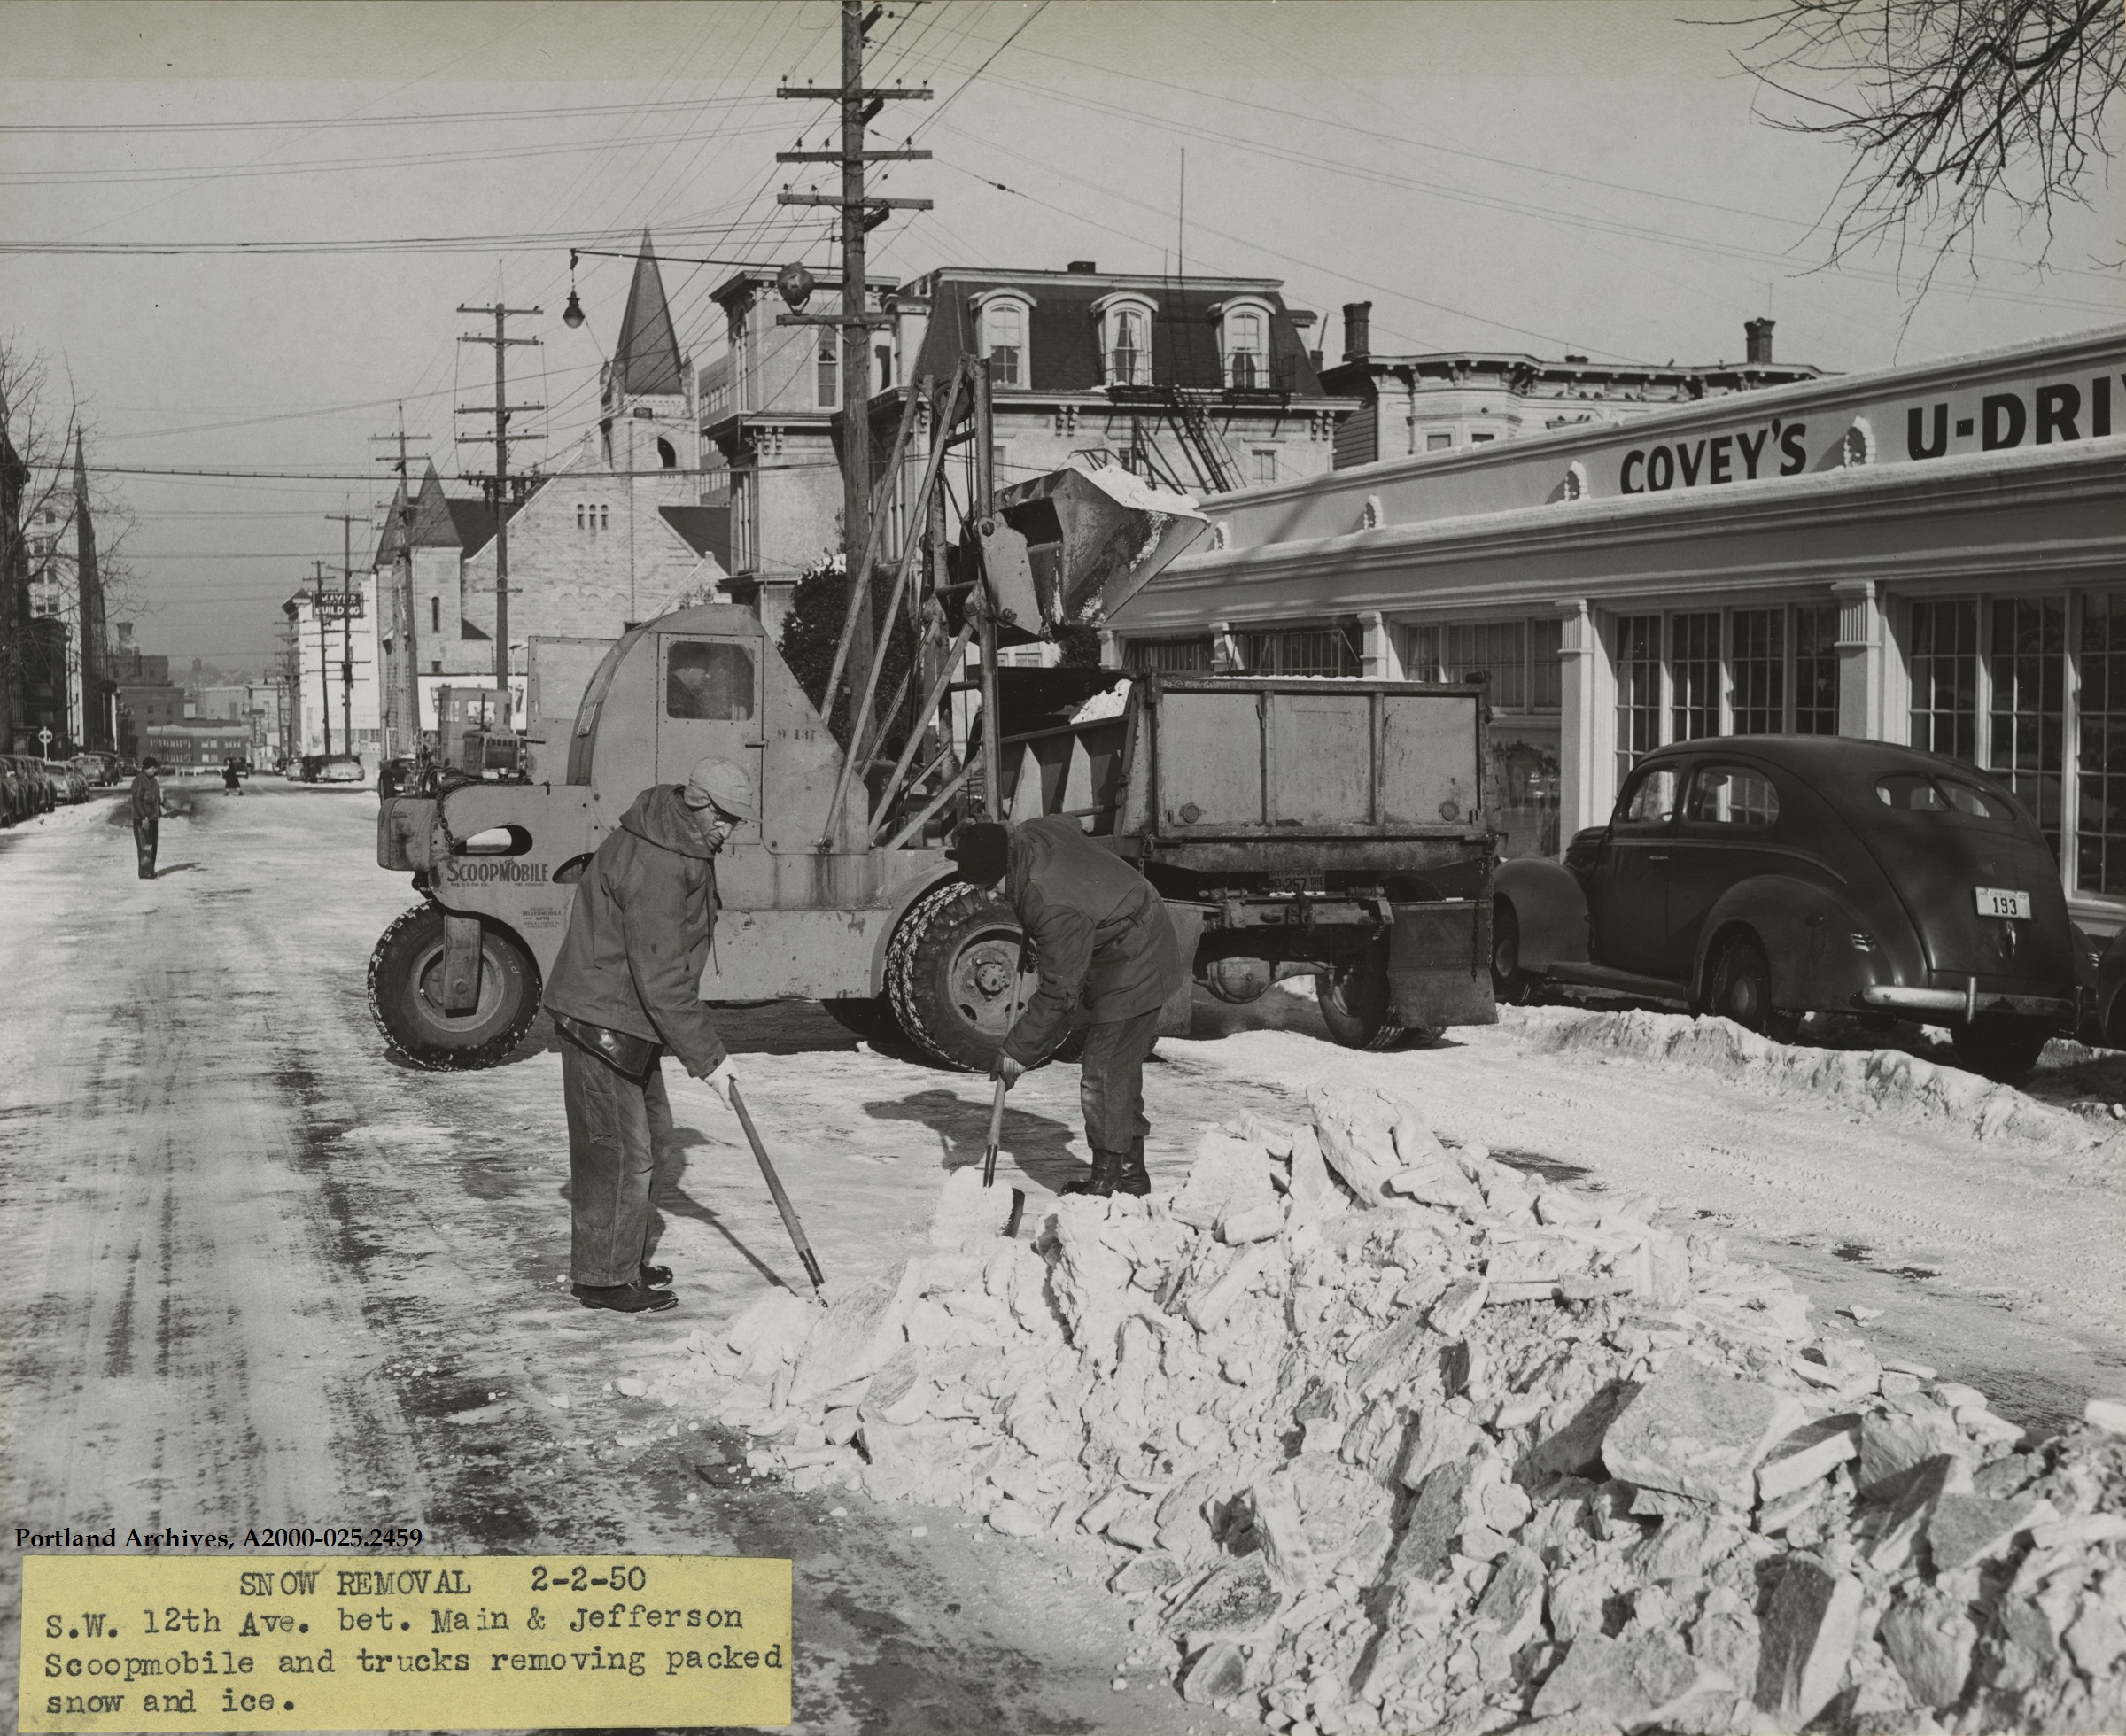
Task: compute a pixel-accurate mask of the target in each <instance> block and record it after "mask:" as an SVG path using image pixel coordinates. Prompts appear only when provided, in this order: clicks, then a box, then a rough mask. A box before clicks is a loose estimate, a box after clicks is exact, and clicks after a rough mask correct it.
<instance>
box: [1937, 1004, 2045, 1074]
mask: <svg viewBox="0 0 2126 1736" xmlns="http://www.w3.org/2000/svg"><path fill="white" fill-rule="evenodd" d="M2051 1038H2052V1031H2050V1030H2049V1029H2047V1028H2046V1027H2045V1026H2043V1025H2040V1024H2038V1023H2037V1021H2036V1020H2034V1019H2013V1018H2005V1017H2002V1016H2000V1015H1998V1014H1988V1013H1981V1014H1980V1015H1979V1017H1978V1018H1977V1019H1975V1020H1973V1021H1972V1022H1971V1023H1970V1024H1967V1025H1957V1026H1954V1027H1951V1030H1950V1033H1949V1040H1950V1042H1951V1044H1952V1045H1953V1046H1954V1047H1955V1050H1956V1058H1957V1060H1958V1061H1959V1063H1960V1064H1961V1065H1962V1066H1965V1067H1967V1068H1968V1069H1969V1070H1970V1071H1971V1072H1973V1073H1982V1074H1983V1075H1984V1076H1985V1077H1986V1078H1988V1079H1991V1080H1995V1081H1998V1082H1999V1083H2000V1084H2003V1085H2016V1084H2020V1083H2021V1081H2023V1080H2025V1079H2027V1078H2029V1075H2030V1074H2031V1073H2032V1072H2034V1071H2035V1070H2036V1068H2037V1058H2038V1056H2040V1055H2042V1054H2043V1053H2044V1052H2045V1044H2046V1042H2049V1041H2050V1040H2051Z"/></svg>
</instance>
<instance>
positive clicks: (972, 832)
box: [953, 814, 1183, 1195]
mask: <svg viewBox="0 0 2126 1736" xmlns="http://www.w3.org/2000/svg"><path fill="white" fill-rule="evenodd" d="M953 854H954V858H955V860H957V861H958V864H959V871H960V872H961V873H962V874H963V875H964V876H965V877H966V879H968V880H972V881H974V883H975V884H976V885H977V886H995V885H996V884H997V882H998V881H999V880H1001V881H1003V883H1004V895H1005V899H1006V900H1007V901H1008V902H1009V903H1010V904H1011V907H1012V911H1013V915H1015V916H1016V917H1017V918H1019V924H1020V927H1021V928H1023V929H1024V930H1025V931H1026V938H1027V941H1028V944H1029V945H1030V946H1031V947H1032V948H1033V950H1034V954H1035V958H1036V965H1037V967H1038V969H1039V971H1040V973H1041V986H1040V988H1038V989H1037V990H1036V992H1035V994H1034V997H1033V999H1032V1000H1030V1001H1029V1002H1028V1003H1027V1006H1026V1011H1024V1012H1022V1013H1020V1016H1019V1019H1018V1022H1017V1023H1015V1024H1014V1025H1013V1027H1012V1028H1011V1031H1010V1034H1009V1035H1007V1036H1006V1037H1005V1041H1004V1047H1003V1049H1002V1050H999V1051H998V1053H997V1060H996V1064H995V1066H994V1067H993V1068H992V1069H991V1072H992V1075H993V1076H994V1077H996V1078H999V1079H1001V1080H1003V1081H1005V1085H1006V1086H1007V1087H1008V1086H1010V1085H1012V1084H1014V1083H1016V1082H1017V1081H1018V1079H1019V1076H1020V1074H1021V1073H1024V1072H1025V1071H1026V1070H1027V1069H1028V1067H1031V1066H1039V1065H1040V1063H1041V1062H1042V1061H1043V1060H1044V1059H1045V1058H1047V1057H1048V1055H1049V1054H1050V1052H1051V1050H1054V1049H1055V1047H1056V1045H1057V1044H1059V1042H1062V1041H1063V1039H1064V1037H1065V1036H1066V1035H1068V1033H1069V1032H1070V1031H1072V1030H1073V1029H1075V1028H1076V1027H1078V1026H1080V1025H1083V1026H1085V1027H1086V1032H1085V1054H1084V1058H1083V1060H1082V1064H1081V1073H1080V1076H1079V1082H1078V1100H1079V1104H1080V1106H1081V1107H1082V1109H1083V1110H1084V1112H1085V1143H1087V1144H1088V1145H1090V1147H1091V1148H1092V1176H1091V1179H1090V1181H1089V1182H1086V1183H1084V1184H1083V1187H1082V1191H1083V1192H1087V1193H1095V1194H1115V1193H1128V1194H1139V1195H1142V1194H1148V1193H1150V1192H1151V1191H1152V1178H1151V1177H1150V1176H1149V1175H1148V1174H1145V1172H1144V1136H1145V1135H1147V1134H1149V1133H1150V1132H1151V1131H1152V1124H1151V1123H1150V1122H1149V1121H1147V1120H1145V1119H1144V1058H1145V1057H1146V1056H1148V1055H1149V1054H1151V1052H1152V1043H1153V1042H1156V1041H1157V1040H1158V1037H1159V1013H1160V1007H1161V1006H1163V1005H1164V1004H1165V1003H1166V1001H1167V998H1168V996H1171V995H1172V994H1173V993H1174V991H1175V990H1176V989H1177V988H1180V987H1181V985H1182V982H1183V972H1182V965H1181V950H1180V948H1179V946H1178V944H1177V943H1176V941H1175V938H1174V925H1173V924H1172V923H1171V922H1170V921H1169V920H1168V918H1167V907H1166V903H1165V901H1164V900H1163V899H1161V898H1160V895H1159V894H1158V893H1157V892H1156V891H1154V890H1153V889H1152V883H1151V882H1150V881H1149V880H1145V879H1144V876H1143V875H1142V874H1140V873H1139V872H1137V870H1136V869H1134V868H1132V867H1131V866H1130V865H1129V864H1128V863H1126V862H1124V861H1123V860H1122V859H1121V857H1120V856H1117V855H1115V854H1114V852H1113V851H1112V850H1109V849H1103V848H1102V847H1101V846H1100V845H1099V844H1098V843H1096V842H1094V841H1093V840H1091V839H1090V838H1088V837H1087V836H1086V835H1085V834H1084V833H1083V832H1082V830H1081V829H1080V828H1079V825H1078V823H1077V821H1075V819H1068V818H1064V817H1063V816H1061V815H1056V814H1049V815H1044V816H1043V817H1042V818H1039V819H1033V820H1028V821H1027V822H1026V823H1025V824H1023V825H1016V826H1003V825H995V824H991V823H987V822H984V823H979V824H976V825H967V826H964V827H962V828H961V830H960V834H959V838H958V847H957V849H955V851H954V853H953Z"/></svg>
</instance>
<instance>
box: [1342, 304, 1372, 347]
mask: <svg viewBox="0 0 2126 1736" xmlns="http://www.w3.org/2000/svg"><path fill="white" fill-rule="evenodd" d="M1372 324H1373V304H1372V303H1371V302H1369V301H1346V303H1345V304H1344V360H1346V361H1362V360H1364V359H1365V358H1366V357H1367V356H1369V355H1370V354H1372V353H1373V335H1372V329H1371V328H1372Z"/></svg>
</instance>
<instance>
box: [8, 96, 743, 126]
mask: <svg viewBox="0 0 2126 1736" xmlns="http://www.w3.org/2000/svg"><path fill="white" fill-rule="evenodd" d="M766 100H767V98H765V97H750V96H748V97H687V99H685V100H684V101H676V102H648V103H584V104H577V105H570V106H566V107H558V108H521V109H460V110H454V111H452V112H447V113H443V114H345V115H312V116H308V117H295V118H291V119H289V120H127V121H119V122H116V123H114V124H113V125H110V126H95V125H89V124H84V123H81V122H75V121H9V122H4V123H0V133H246V132H291V131H303V132H318V131H324V130H330V128H336V127H435V126H443V125H446V124H454V123H458V122H467V121H470V122H482V121H512V120H571V119H574V118H576V117H578V116H580V115H587V114H639V113H643V112H663V111H668V110H685V111H691V110H694V109H702V108H713V107H718V106H720V105H727V104H741V103H759V102H764V101H766Z"/></svg>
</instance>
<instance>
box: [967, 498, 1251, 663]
mask: <svg viewBox="0 0 2126 1736" xmlns="http://www.w3.org/2000/svg"><path fill="white" fill-rule="evenodd" d="M996 499H997V515H998V516H999V517H1001V518H1002V519H1003V520H1004V522H1005V524H1006V525H1007V526H1009V527H1010V529H1011V530H1013V531H1016V532H1017V533H1018V534H1019V535H1020V537H1023V538H1024V539H1026V562H1027V568H1028V570H1029V576H1030V577H1031V580H1032V586H1033V599H1032V600H1033V601H1034V603H1035V605H1036V608H1037V609H1038V612H1039V616H1040V626H1039V627H1038V628H1037V629H1036V631H1037V632H1041V633H1043V634H1044V635H1046V634H1052V633H1053V632H1056V631H1057V630H1058V629H1059V628H1063V627H1097V626H1098V625H1100V624H1102V623H1104V622H1106V621H1107V620H1108V619H1109V618H1111V617H1112V616H1113V614H1114V612H1115V611H1116V610H1117V609H1119V608H1121V606H1122V605H1123V604H1124V603H1126V602H1128V601H1129V599H1130V598H1132V597H1134V596H1135V595H1136V594H1137V593H1138V592H1139V591H1141V590H1143V589H1144V586H1145V585H1148V584H1150V583H1151V582H1152V579H1153V578H1154V577H1156V576H1157V575H1158V574H1159V573H1160V571H1161V570H1163V569H1164V568H1165V567H1166V565H1167V563H1168V562H1170V561H1172V560H1173V559H1174V558H1175V556H1176V555H1177V554H1181V553H1182V551H1183V550H1184V549H1185V548H1187V547H1188V546H1189V545H1190V544H1191V543H1192V542H1194V541H1195V540H1196V539H1197V538H1198V537H1199V536H1201V535H1202V534H1203V533H1204V532H1205V531H1207V530H1208V529H1209V528H1210V520H1208V519H1207V518H1206V517H1205V516H1204V515H1202V514H1201V513H1199V512H1198V511H1197V510H1196V503H1195V502H1194V501H1193V500H1190V499H1189V498H1188V497H1187V496H1186V495H1185V494H1175V493H1171V492H1168V491H1167V490H1166V489H1163V488H1157V487H1154V486H1153V485H1152V484H1150V483H1147V482H1145V481H1144V480H1142V479H1141V478H1140V477H1137V476H1135V475H1134V474H1132V473H1131V472H1130V471H1128V470H1125V469H1122V468H1121V466H1120V465H1119V464H1103V465H1098V466H1095V467H1093V468H1090V469H1078V468H1077V467H1076V466H1075V465H1073V466H1070V467H1068V468H1066V469H1060V470H1051V472H1050V473H1049V474H1048V475H1047V476H1044V477H1036V478H1035V479H1034V480H1033V481H1031V482H1026V483H1020V484H1019V485H1018V486H1016V487H1014V488H1008V489H1005V490H1003V491H1002V492H999V493H998V494H997V497H996ZM994 573H995V570H994V567H992V574H993V576H994ZM1020 625H1021V626H1024V627H1029V628H1030V627H1032V626H1033V623H1032V622H1030V621H1028V619H1027V617H1026V612H1025V611H1024V610H1021V611H1020Z"/></svg>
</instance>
